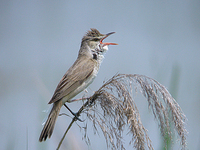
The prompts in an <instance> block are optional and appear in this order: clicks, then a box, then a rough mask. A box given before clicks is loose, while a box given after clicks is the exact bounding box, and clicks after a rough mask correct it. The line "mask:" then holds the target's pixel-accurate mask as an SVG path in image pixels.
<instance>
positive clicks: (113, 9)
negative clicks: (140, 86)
mask: <svg viewBox="0 0 200 150" xmlns="http://www.w3.org/2000/svg"><path fill="white" fill-rule="evenodd" d="M199 8H200V1H198V0H191V1H187V0H182V1H173V0H169V1H162V0H161V1H160V0H157V1H148V2H147V1H146V2H144V1H139V0H138V1H119V0H115V1H114V0H113V1H104V0H102V1H70V0H59V1H58V0H56V1H47V0H46V1H23V0H22V1H19V0H2V1H1V5H0V112H1V113H0V127H1V128H0V141H1V142H0V145H1V147H0V149H2V150H3V149H9V150H11V149H14V150H18V149H20V150H23V149H29V150H35V149H49V150H54V149H56V147H57V145H58V142H59V141H60V139H61V137H62V136H63V134H64V132H65V130H66V128H67V126H68V124H69V122H70V121H71V118H70V117H66V116H62V117H59V118H58V120H57V123H56V126H55V130H54V133H53V135H52V137H51V139H48V140H47V141H46V142H42V143H40V142H38V138H39V135H40V132H41V130H42V123H43V122H44V121H45V117H46V116H47V115H48V113H47V111H48V110H49V109H50V108H51V106H49V105H48V104H47V103H48V102H49V100H50V98H51V96H52V95H53V92H54V90H55V88H56V86H57V84H58V82H59V81H60V79H61V78H62V76H63V75H64V73H65V72H66V71H67V69H68V68H69V67H70V66H71V65H72V64H73V62H74V61H75V59H76V57H77V54H78V50H79V47H80V42H81V38H82V37H83V35H84V34H85V33H86V31H87V30H89V29H90V28H97V29H98V30H99V31H100V32H101V33H108V32H112V31H115V32H116V33H115V34H113V35H112V36H110V37H109V38H108V39H106V40H105V41H107V42H116V43H118V44H119V45H118V46H110V47H109V51H108V52H107V54H106V56H105V59H104V61H103V63H102V65H101V68H100V72H99V74H98V76H97V78H96V79H95V81H94V82H93V83H92V84H91V85H90V86H89V88H88V91H89V93H88V94H87V95H90V93H91V94H92V93H93V92H94V91H95V90H97V89H98V88H99V87H100V86H101V85H102V84H103V81H106V80H108V79H109V78H111V77H112V76H113V75H115V74H116V73H127V74H129V73H130V74H135V73H137V74H143V75H147V76H149V77H151V78H154V79H156V80H157V81H159V82H160V83H161V84H163V85H164V86H166V87H167V89H169V91H170V92H171V94H172V95H173V96H174V97H175V98H176V100H177V101H178V103H179V105H180V106H181V108H182V110H183V112H184V113H185V115H186V116H187V118H188V120H187V122H186V129H187V130H188V132H189V134H188V138H187V141H188V148H189V149H193V150H197V149H199V147H200V144H199V143H200V126H199V124H200V117H199V114H200V109H199V108H200V69H199V66H200V58H199V57H200V9H199ZM84 94H86V93H84V92H82V93H81V94H79V95H78V96H77V97H78V98H80V97H82V96H83V95H84ZM135 100H136V104H138V107H139V111H140V113H141V117H142V122H143V124H144V126H145V127H146V129H147V130H148V134H149V136H150V138H151V140H152V143H153V146H154V148H155V149H156V150H157V149H161V148H162V146H163V144H162V140H161V136H160V133H159V130H158V125H157V123H156V122H155V119H154V118H153V115H152V113H151V111H149V110H148V105H147V101H146V100H145V99H142V98H140V97H139V98H138V99H137V98H136V99H135ZM81 105H82V102H75V103H74V104H69V106H70V107H71V108H72V110H74V111H76V110H78V108H79V107H80V106H81ZM61 112H65V113H68V114H69V112H68V111H67V110H66V109H65V108H62V110H61ZM81 117H82V118H83V119H84V117H86V116H84V115H83V116H81ZM77 124H79V125H80V126H84V123H81V122H77ZM77 124H74V125H73V127H72V129H71V130H70V132H69V133H68V134H67V136H66V138H65V140H64V142H63V144H62V146H61V149H76V150H87V149H89V150H96V149H106V142H105V139H104V137H103V135H102V134H101V131H100V135H94V134H93V129H92V128H91V130H89V131H88V135H89V137H90V140H91V145H89V146H88V145H87V144H86V143H85V142H84V140H82V137H83V132H82V131H81V130H80V128H79V127H78V126H77ZM176 137H177V136H175V140H174V141H173V142H174V146H173V148H172V149H180V142H179V141H178V139H177V138H176ZM129 139H130V137H128V136H126V134H125V137H124V141H125V142H127V140H129ZM127 147H128V148H127V149H131V146H127Z"/></svg>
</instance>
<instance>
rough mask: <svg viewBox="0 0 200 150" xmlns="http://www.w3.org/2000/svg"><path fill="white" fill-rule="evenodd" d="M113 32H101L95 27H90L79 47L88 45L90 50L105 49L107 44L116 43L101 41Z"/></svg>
mask: <svg viewBox="0 0 200 150" xmlns="http://www.w3.org/2000/svg"><path fill="white" fill-rule="evenodd" d="M113 33H115V32H110V33H108V34H101V33H100V32H99V31H98V30H97V29H94V28H92V29H91V30H90V31H88V32H87V33H86V35H85V36H84V37H83V38H82V43H81V47H82V46H83V47H85V46H88V47H89V49H90V50H99V51H100V52H104V51H107V50H108V45H117V44H116V43H103V40H104V39H105V38H107V37H108V36H109V35H111V34H113Z"/></svg>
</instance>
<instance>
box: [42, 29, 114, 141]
mask: <svg viewBox="0 0 200 150" xmlns="http://www.w3.org/2000/svg"><path fill="white" fill-rule="evenodd" d="M110 34H113V32H112V33H109V34H106V35H103V34H101V33H100V32H99V31H98V30H97V29H91V31H88V32H87V33H86V35H85V36H84V37H83V38H82V42H81V47H80V50H79V54H78V58H77V60H76V61H75V62H74V64H73V65H72V66H71V67H70V68H69V70H68V71H67V72H66V73H65V75H64V76H63V78H62V79H61V81H60V82H59V84H58V86H57V88H56V90H55V92H54V94H53V97H52V98H51V100H50V101H49V104H52V103H53V107H52V109H51V111H50V113H49V116H48V119H47V121H46V122H45V125H44V127H43V129H42V132H41V134H40V137H39V141H40V142H42V141H45V140H46V139H47V137H49V138H50V137H51V135H52V133H53V129H54V126H55V123H56V120H57V117H58V115H59V112H60V109H61V107H62V105H64V104H65V103H66V102H71V99H72V98H73V97H74V96H76V95H77V94H78V93H80V92H81V91H83V90H84V89H85V88H87V86H88V85H90V84H91V83H92V81H93V80H94V78H95V77H96V75H97V73H98V70H99V66H100V63H101V61H102V58H103V53H104V52H105V51H107V50H108V49H107V45H116V44H115V43H114V44H113V43H102V41H103V39H105V38H106V37H108V36H109V35H110Z"/></svg>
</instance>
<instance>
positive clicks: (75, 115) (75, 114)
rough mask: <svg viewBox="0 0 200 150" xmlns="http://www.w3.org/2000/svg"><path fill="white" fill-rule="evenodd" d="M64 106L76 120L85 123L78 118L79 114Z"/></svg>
mask: <svg viewBox="0 0 200 150" xmlns="http://www.w3.org/2000/svg"><path fill="white" fill-rule="evenodd" d="M64 106H65V107H66V108H67V109H68V110H69V111H70V112H71V114H72V115H74V117H75V118H76V120H79V121H80V122H83V121H82V120H81V119H80V118H79V117H78V116H77V113H74V112H73V111H72V110H71V109H70V108H69V107H68V106H67V105H66V104H64Z"/></svg>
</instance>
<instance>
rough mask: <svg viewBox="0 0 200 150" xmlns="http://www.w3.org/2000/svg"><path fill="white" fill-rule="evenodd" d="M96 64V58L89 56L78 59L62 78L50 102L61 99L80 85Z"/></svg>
mask: <svg viewBox="0 0 200 150" xmlns="http://www.w3.org/2000/svg"><path fill="white" fill-rule="evenodd" d="M90 61H92V62H90ZM94 65H95V63H94V60H92V59H88V58H87V57H84V58H82V59H81V60H80V59H79V60H76V61H75V63H74V64H73V66H72V67H71V68H69V70H68V71H67V72H66V73H65V75H64V76H63V78H62V79H61V81H60V83H59V84H58V86H57V88H56V90H55V92H54V95H53V97H52V99H51V100H50V102H49V104H51V103H54V102H56V101H58V100H61V99H62V98H63V97H65V96H67V95H68V94H69V93H71V92H72V91H74V90H75V89H76V88H77V87H79V86H80V85H81V84H82V83H83V82H84V81H85V80H86V79H87V78H88V77H89V76H90V75H91V74H92V73H93V70H94Z"/></svg>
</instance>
